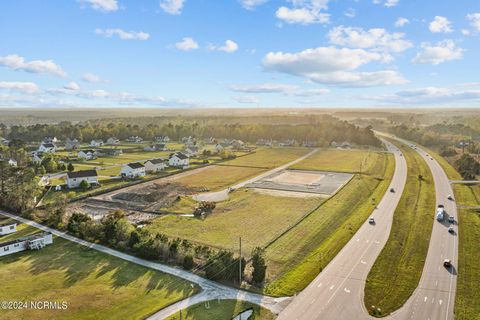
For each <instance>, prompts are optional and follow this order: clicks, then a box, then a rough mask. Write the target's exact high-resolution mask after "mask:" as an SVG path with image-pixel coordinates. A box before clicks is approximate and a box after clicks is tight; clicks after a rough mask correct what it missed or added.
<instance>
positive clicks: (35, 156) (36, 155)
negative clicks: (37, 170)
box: [31, 151, 42, 165]
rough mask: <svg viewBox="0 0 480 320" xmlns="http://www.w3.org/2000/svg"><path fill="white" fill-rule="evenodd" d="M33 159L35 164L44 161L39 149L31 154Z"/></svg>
mask: <svg viewBox="0 0 480 320" xmlns="http://www.w3.org/2000/svg"><path fill="white" fill-rule="evenodd" d="M31 160H32V163H33V164H36V165H40V164H41V163H42V157H41V155H40V153H38V152H37V151H33V152H32V155H31Z"/></svg>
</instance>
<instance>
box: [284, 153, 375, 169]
mask: <svg viewBox="0 0 480 320" xmlns="http://www.w3.org/2000/svg"><path fill="white" fill-rule="evenodd" d="M381 154H382V153H381V152H375V151H368V150H338V149H321V150H319V151H317V152H316V153H314V154H313V155H311V156H310V157H308V158H306V159H305V160H303V161H300V162H299V163H297V164H295V165H293V166H292V167H290V169H303V170H323V171H338V172H350V173H360V172H362V173H365V174H375V172H374V171H373V170H374V168H375V164H376V162H377V161H378V157H380V156H381Z"/></svg>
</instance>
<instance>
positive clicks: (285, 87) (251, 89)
mask: <svg viewBox="0 0 480 320" xmlns="http://www.w3.org/2000/svg"><path fill="white" fill-rule="evenodd" d="M230 90H232V91H236V92H243V93H282V94H285V95H289V96H302V97H307V96H317V95H323V94H326V93H329V92H330V90H328V89H325V88H315V89H302V88H300V87H299V86H297V85H291V84H283V83H261V84H247V85H246V84H234V85H231V86H230Z"/></svg>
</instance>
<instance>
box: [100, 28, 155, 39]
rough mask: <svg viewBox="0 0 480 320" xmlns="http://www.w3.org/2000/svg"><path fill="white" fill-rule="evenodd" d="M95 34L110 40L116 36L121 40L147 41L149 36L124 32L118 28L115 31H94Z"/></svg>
mask: <svg viewBox="0 0 480 320" xmlns="http://www.w3.org/2000/svg"><path fill="white" fill-rule="evenodd" d="M95 33H96V34H98V35H101V36H104V37H106V38H111V37H113V36H114V35H116V36H118V37H119V38H120V39H122V40H142V41H144V40H148V39H149V38H150V35H149V34H148V33H146V32H143V31H139V32H137V31H124V30H122V29H119V28H115V29H105V30H103V29H95Z"/></svg>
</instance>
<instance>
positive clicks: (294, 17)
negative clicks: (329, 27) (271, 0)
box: [275, 0, 330, 25]
mask: <svg viewBox="0 0 480 320" xmlns="http://www.w3.org/2000/svg"><path fill="white" fill-rule="evenodd" d="M289 2H291V3H292V5H293V7H292V8H288V7H285V6H282V7H280V8H278V10H277V12H276V13H275V15H276V16H277V18H278V19H280V20H282V21H284V22H286V23H289V24H295V23H298V24H303V25H308V24H314V23H322V24H325V23H328V22H330V14H328V13H325V12H322V10H327V9H328V2H329V0H290V1H289Z"/></svg>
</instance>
